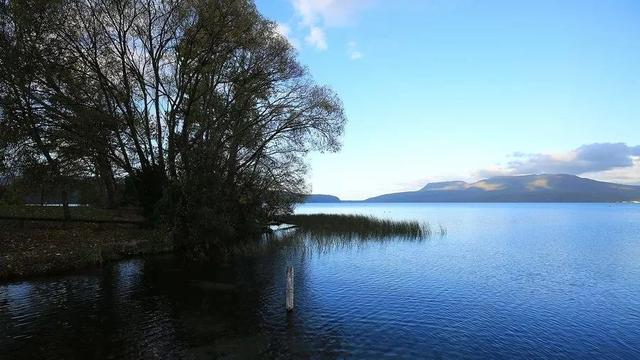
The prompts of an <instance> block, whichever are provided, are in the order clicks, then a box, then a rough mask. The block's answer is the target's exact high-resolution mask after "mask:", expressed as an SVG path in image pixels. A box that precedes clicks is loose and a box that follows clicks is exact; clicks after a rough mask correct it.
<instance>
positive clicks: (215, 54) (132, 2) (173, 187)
mask: <svg viewBox="0 0 640 360" xmlns="http://www.w3.org/2000/svg"><path fill="white" fill-rule="evenodd" d="M4 1H5V5H6V6H5V7H6V8H7V9H8V13H9V14H10V15H11V16H8V17H7V18H15V17H16V16H17V15H19V14H22V12H23V10H22V9H23V7H24V6H26V5H16V4H17V3H18V2H16V1H10V0H4ZM20 3H21V4H26V3H22V2H20ZM27 3H29V4H32V3H33V4H39V5H42V4H45V5H46V6H45V5H42V6H43V7H44V8H47V7H49V8H54V9H55V10H56V12H55V14H59V16H53V17H51V19H48V20H47V21H45V22H44V23H43V24H41V25H40V27H39V28H41V29H42V33H43V34H45V35H42V36H40V37H38V39H39V40H38V41H39V42H36V43H34V44H32V45H29V46H30V47H29V49H36V50H37V51H35V50H30V53H29V56H33V57H36V58H37V59H38V61H37V62H36V63H37V64H40V65H38V67H36V68H35V69H32V68H31V67H29V68H28V69H21V68H20V64H19V63H22V60H20V59H24V56H26V55H23V54H22V53H21V52H19V51H14V52H16V53H17V54H18V55H15V56H14V55H11V56H8V57H6V59H4V58H3V61H2V63H1V65H2V69H0V71H2V72H4V71H3V70H6V71H8V70H14V68H19V69H20V71H18V72H17V73H18V74H25V75H20V77H19V78H17V77H14V76H8V77H5V78H3V79H2V87H3V94H7V95H11V96H7V97H5V101H3V104H2V109H3V111H5V112H6V113H7V114H11V116H9V117H7V120H6V121H4V123H5V126H7V127H9V128H11V129H12V130H19V129H23V128H24V129H33V128H36V129H38V133H39V134H41V135H40V139H42V140H43V141H44V144H45V145H43V146H38V141H36V140H37V138H34V137H33V133H29V132H28V131H24V130H21V131H17V132H16V136H15V139H16V140H17V141H16V142H14V143H15V144H25V143H29V144H31V145H33V146H30V148H31V149H35V150H37V153H38V154H39V156H40V157H41V158H43V159H46V160H47V161H48V162H50V163H51V167H52V168H55V169H56V170H57V171H58V172H60V173H61V174H63V173H64V174H66V175H69V176H78V174H84V176H88V175H89V174H92V176H95V177H98V178H100V179H101V180H102V183H103V186H104V187H105V190H106V191H105V192H106V193H113V192H114V191H113V188H115V186H114V184H115V183H116V181H117V180H116V179H117V178H124V177H128V178H130V179H132V181H133V183H134V184H135V187H136V190H137V194H138V199H139V202H140V204H141V205H142V207H143V208H144V210H145V214H146V216H147V217H149V218H150V219H152V218H156V219H157V218H158V216H162V217H163V218H164V220H165V223H167V224H169V225H170V226H172V227H174V228H175V229H179V231H178V233H180V234H181V235H182V236H181V238H183V239H199V238H202V237H205V236H206V235H207V234H209V233H213V232H215V233H216V234H218V235H220V234H227V235H228V236H229V237H232V236H237V235H238V234H241V233H245V232H250V231H252V230H253V229H255V227H256V225H260V224H262V223H264V221H265V219H266V218H267V217H268V216H271V215H272V214H273V213H274V212H277V211H283V210H286V209H290V207H291V204H292V202H293V201H294V200H295V194H300V193H302V192H304V191H305V189H306V186H305V183H304V173H305V169H306V167H305V164H304V156H305V154H307V153H308V152H309V151H311V150H319V151H336V150H338V149H339V147H340V143H339V137H340V135H341V133H342V130H343V126H344V122H345V117H344V112H343V109H342V104H341V102H340V99H339V98H338V97H337V96H336V95H335V94H334V93H333V92H332V91H331V90H330V89H328V88H325V87H322V86H318V85H316V84H315V83H314V82H313V81H312V79H311V77H310V76H309V74H308V72H307V71H306V69H305V68H304V67H303V66H301V65H300V64H299V63H298V62H297V59H296V53H295V50H294V49H293V48H292V46H291V45H290V44H289V43H288V42H287V40H286V39H284V38H283V37H282V36H280V35H278V33H277V32H276V31H275V25H274V24H273V23H272V22H270V21H267V20H266V19H264V18H263V17H262V16H261V15H260V14H259V12H258V11H257V10H256V8H255V5H254V4H253V2H252V1H249V0H83V1H75V0H55V1H54V0H50V1H46V0H27ZM34 6H35V5H34ZM52 19H58V20H52ZM36 20H37V19H35V20H34V19H31V18H28V19H26V20H23V22H25V23H27V24H31V23H33V22H34V21H35V22H36V23H37V21H36ZM8 28H11V26H9V27H8ZM16 29H17V28H16ZM6 33H7V34H9V35H11V36H13V37H14V38H15V37H16V36H17V35H15V34H18V33H19V32H17V31H15V30H11V29H10V31H7V32H6ZM25 33H26V34H32V33H33V31H31V30H29V31H26V32H25ZM11 36H5V38H6V39H10V38H11ZM43 43H44V45H42V44H43ZM16 44H18V41H17V40H16V39H14V40H6V41H5V43H3V47H6V48H9V49H11V50H12V51H13V48H19V49H21V48H22V47H23V46H25V45H20V46H17V45H16ZM21 44H25V43H23V42H21ZM42 49H49V50H47V51H43V50H42ZM9 53H11V54H13V52H9ZM14 73H15V72H14ZM23 77H24V79H23ZM32 84H35V85H32ZM14 92H15V93H16V95H13V93H14ZM24 93H26V95H25V94H24ZM33 94H36V95H37V96H35V95H33ZM23 98H26V99H29V100H30V101H32V102H33V106H31V105H30V104H31V103H30V102H26V101H23ZM33 99H35V100H33ZM26 105H29V106H31V107H29V106H26ZM24 109H27V110H24ZM30 109H33V110H30ZM36 115H37V116H36ZM34 124H35V125H34ZM47 152H48V155H47ZM49 158H51V160H49ZM62 164H65V165H64V166H63V165H62ZM109 197H112V196H109Z"/></svg>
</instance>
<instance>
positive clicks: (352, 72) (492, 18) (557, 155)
mask: <svg viewBox="0 0 640 360" xmlns="http://www.w3.org/2000/svg"><path fill="white" fill-rule="evenodd" d="M256 4H257V6H258V8H259V9H260V11H261V12H262V13H263V14H264V15H265V16H266V17H267V18H269V19H271V20H273V21H275V22H277V23H278V27H279V31H280V32H281V33H283V34H284V35H286V36H287V37H288V38H289V40H290V41H291V42H292V43H293V44H294V45H295V46H296V47H297V48H298V52H299V58H300V61H301V62H302V63H303V64H305V65H306V66H308V68H309V71H310V72H311V74H312V75H313V77H314V79H315V80H316V81H317V82H318V83H322V84H326V85H328V86H330V87H331V88H333V89H334V90H335V91H336V92H337V93H338V94H339V95H340V97H341V98H342V100H343V101H344V106H345V110H346V113H347V117H348V125H347V127H346V129H345V136H344V138H343V144H344V145H343V149H342V151H341V152H339V153H336V154H312V155H310V156H309V163H310V165H311V170H310V173H309V182H310V184H311V185H312V190H313V192H314V193H325V194H335V195H338V196H340V197H341V198H343V199H362V198H366V197H369V196H374V195H378V194H381V193H387V192H395V191H405V190H413V189H417V188H420V187H422V186H423V185H424V184H425V183H427V182H429V181H441V180H467V181H473V180H477V179H480V178H483V177H486V176H491V175H501V174H509V175H516V174H524V173H543V172H566V173H574V174H577V175H582V176H587V177H591V178H596V179H601V180H607V181H617V182H624V183H631V184H638V183H640V147H638V145H640V1H637V0H628V1H622V0H608V1H601V0H598V1H595V0H573V1H572V0H563V1H557V0H556V1H550V0H535V1H524V0H519V1H513V0H501V1H497V0H475V1H473V0H395V1H391V0H386V1H385V0H257V1H256Z"/></svg>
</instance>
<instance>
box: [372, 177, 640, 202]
mask: <svg viewBox="0 0 640 360" xmlns="http://www.w3.org/2000/svg"><path fill="white" fill-rule="evenodd" d="M639 200H640V186H632V185H621V184H614V183H608V182H602V181H595V180H591V179H585V178H581V177H578V176H574V175H563V174H557V175H550V174H543V175H525V176H498V177H493V178H489V179H485V180H481V181H478V182H474V183H466V182H464V181H448V182H438V183H430V184H427V185H426V186H425V187H423V188H422V189H420V190H418V191H409V192H401V193H394V194H386V195H380V196H376V197H372V198H369V199H367V200H365V201H367V202H620V201H639Z"/></svg>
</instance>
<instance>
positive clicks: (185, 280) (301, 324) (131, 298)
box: [0, 204, 640, 359]
mask: <svg viewBox="0 0 640 360" xmlns="http://www.w3.org/2000/svg"><path fill="white" fill-rule="evenodd" d="M298 212H300V213H316V212H324V213H362V214H372V215H376V216H379V217H385V218H394V219H416V220H420V221H428V222H429V223H430V224H432V225H433V226H434V227H437V226H438V225H442V226H444V227H446V229H447V235H446V236H445V237H439V236H434V237H432V238H431V239H427V240H424V241H407V240H401V239H396V240H392V241H386V242H371V243H366V244H362V243H357V244H352V243H337V244H336V245H335V246H329V247H324V248H314V247H310V248H305V249H304V251H303V250H302V249H296V248H292V246H288V247H287V246H282V247H273V248H269V249H268V250H265V251H264V252H263V253H261V254H254V255H251V256H243V257H239V258H236V259H234V260H232V261H228V262H226V263H213V262H212V263H209V264H200V265H197V266H196V265H192V264H188V263H185V262H184V261H183V260H182V259H181V258H179V257H173V256H161V257H150V258H144V259H134V260H127V261H122V262H118V263H114V264H110V265H108V266H105V267H103V268H101V269H92V270H86V271H82V272H78V273H76V274H71V275H66V276H57V277H46V278H39V279H35V280H31V281H25V282H13V283H6V284H0V351H1V352H0V353H1V355H0V358H2V359H5V358H6V359H14V358H15V359H20V358H59V359H72V358H79V359H86V358H113V359H121V358H125V359H153V358H193V359H210V358H248V359H252V358H366V359H379V358H384V357H388V358H406V359H415V358H436V359H437V358H503V359H517V358H520V359H529V358H566V359H591V358H610V359H639V358H640V206H639V205H625V204H610V205H609V204H482V205H481V204H446V205H445V204H368V205H362V204H331V205H321V204H318V205H305V206H303V207H301V208H299V209H298ZM287 265H293V266H294V267H295V269H296V309H295V311H294V313H292V314H290V315H287V314H286V313H285V311H284V285H285V278H284V274H285V269H286V266H287Z"/></svg>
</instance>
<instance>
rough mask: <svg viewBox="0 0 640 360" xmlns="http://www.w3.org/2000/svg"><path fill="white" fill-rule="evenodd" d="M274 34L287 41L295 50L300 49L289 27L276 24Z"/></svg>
mask: <svg viewBox="0 0 640 360" xmlns="http://www.w3.org/2000/svg"><path fill="white" fill-rule="evenodd" d="M276 32H277V33H278V34H280V35H281V36H282V37H284V38H285V39H287V40H288V41H289V43H290V44H291V45H293V47H295V48H296V49H299V48H300V43H299V42H298V40H297V39H296V38H294V37H293V33H292V31H291V27H290V26H289V25H287V24H283V23H277V24H276Z"/></svg>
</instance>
